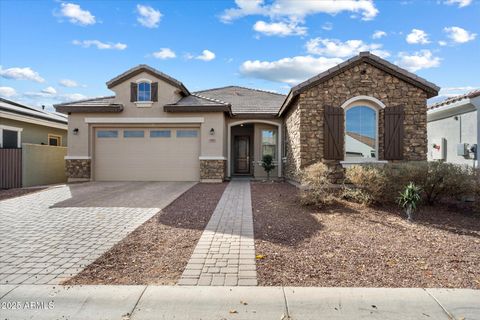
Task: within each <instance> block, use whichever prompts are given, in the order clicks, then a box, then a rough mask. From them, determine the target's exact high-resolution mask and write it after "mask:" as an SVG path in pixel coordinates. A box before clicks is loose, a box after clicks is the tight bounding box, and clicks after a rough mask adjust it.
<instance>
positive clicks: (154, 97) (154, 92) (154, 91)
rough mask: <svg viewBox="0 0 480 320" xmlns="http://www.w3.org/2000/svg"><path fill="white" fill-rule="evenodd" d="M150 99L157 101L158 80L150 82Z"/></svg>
mask: <svg viewBox="0 0 480 320" xmlns="http://www.w3.org/2000/svg"><path fill="white" fill-rule="evenodd" d="M152 101H153V102H156V101H158V82H154V83H152Z"/></svg>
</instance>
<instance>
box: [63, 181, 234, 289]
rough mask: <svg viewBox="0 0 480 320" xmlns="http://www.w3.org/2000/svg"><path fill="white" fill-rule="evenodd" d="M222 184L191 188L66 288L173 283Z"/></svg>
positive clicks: (213, 205) (199, 234)
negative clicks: (83, 285)
mask: <svg viewBox="0 0 480 320" xmlns="http://www.w3.org/2000/svg"><path fill="white" fill-rule="evenodd" d="M226 185H227V184H226V183H223V184H202V183H199V184H197V185H195V186H194V187H192V188H191V189H189V190H188V191H187V192H185V193H184V194H183V195H181V196H180V197H179V198H177V199H176V200H175V201H174V202H172V203H171V204H170V205H169V206H168V207H166V208H165V209H163V210H162V211H160V212H159V213H157V214H156V215H155V216H153V217H152V218H151V219H150V220H148V221H147V222H145V223H144V224H143V225H141V226H140V227H138V228H137V229H135V231H133V232H132V233H131V234H129V235H128V236H127V237H126V238H125V239H123V240H122V241H120V242H119V243H117V244H116V245H115V246H114V247H113V248H112V249H110V250H109V251H108V252H106V253H105V254H103V255H102V256H101V257H100V258H98V259H97V260H96V261H95V262H93V263H92V264H90V265H89V266H88V267H87V268H86V269H85V270H83V271H82V272H81V273H79V274H78V275H76V276H75V277H73V278H72V279H69V280H67V281H66V282H65V283H64V284H67V285H72V284H119V285H128V284H132V285H133V284H155V285H173V284H175V283H176V282H177V280H178V279H179V277H180V275H181V274H182V272H183V270H184V268H185V266H186V264H187V262H188V260H189V259H190V256H191V254H192V252H193V249H194V248H195V246H196V244H197V242H198V240H199V239H200V236H201V235H202V232H203V230H204V229H205V226H206V225H207V223H208V221H209V220H210V217H211V215H212V213H213V211H214V210H215V207H216V206H217V203H218V201H219V200H220V197H221V196H222V193H223V191H224V190H225V188H226Z"/></svg>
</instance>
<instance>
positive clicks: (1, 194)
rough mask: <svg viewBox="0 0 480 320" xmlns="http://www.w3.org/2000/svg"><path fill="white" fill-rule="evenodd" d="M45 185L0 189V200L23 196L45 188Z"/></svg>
mask: <svg viewBox="0 0 480 320" xmlns="http://www.w3.org/2000/svg"><path fill="white" fill-rule="evenodd" d="M45 189H46V187H32V188H17V189H0V201H1V200H6V199H10V198H16V197H20V196H24V195H26V194H29V193H34V192H38V191H41V190H45Z"/></svg>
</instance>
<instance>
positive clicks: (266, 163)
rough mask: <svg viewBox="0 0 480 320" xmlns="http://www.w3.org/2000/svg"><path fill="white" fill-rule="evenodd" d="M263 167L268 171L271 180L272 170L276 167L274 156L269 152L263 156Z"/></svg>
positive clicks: (268, 177)
mask: <svg viewBox="0 0 480 320" xmlns="http://www.w3.org/2000/svg"><path fill="white" fill-rule="evenodd" d="M262 167H263V169H265V171H266V172H267V179H268V180H270V171H272V170H273V169H275V164H274V163H273V157H272V156H271V155H269V154H266V155H264V156H263V158H262Z"/></svg>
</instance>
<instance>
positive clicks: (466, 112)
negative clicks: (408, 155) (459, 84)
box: [427, 90, 480, 168]
mask: <svg viewBox="0 0 480 320" xmlns="http://www.w3.org/2000/svg"><path fill="white" fill-rule="evenodd" d="M427 121H428V123H427V129H428V159H429V160H443V161H446V162H450V163H456V164H464V165H469V166H473V167H475V168H478V165H479V163H478V159H479V156H480V150H479V148H478V142H479V141H480V90H474V91H471V92H468V93H466V94H462V95H458V96H455V97H450V98H448V99H445V100H443V101H440V102H437V103H435V104H432V105H430V106H429V107H428V111H427Z"/></svg>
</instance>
